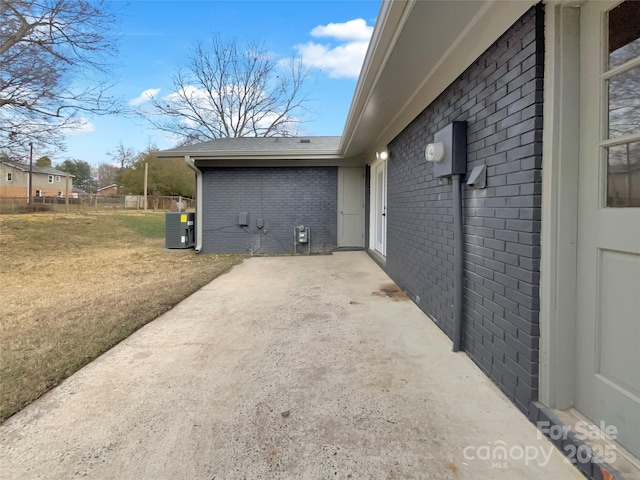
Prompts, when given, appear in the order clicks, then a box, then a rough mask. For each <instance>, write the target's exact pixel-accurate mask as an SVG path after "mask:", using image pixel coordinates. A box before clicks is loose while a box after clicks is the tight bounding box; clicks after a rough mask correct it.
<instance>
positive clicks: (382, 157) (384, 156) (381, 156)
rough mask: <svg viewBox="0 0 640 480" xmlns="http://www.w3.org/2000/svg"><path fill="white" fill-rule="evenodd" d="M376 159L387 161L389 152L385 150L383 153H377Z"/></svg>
mask: <svg viewBox="0 0 640 480" xmlns="http://www.w3.org/2000/svg"><path fill="white" fill-rule="evenodd" d="M376 158H377V159H378V160H386V159H387V158H389V152H387V151H386V150H383V151H382V152H376Z"/></svg>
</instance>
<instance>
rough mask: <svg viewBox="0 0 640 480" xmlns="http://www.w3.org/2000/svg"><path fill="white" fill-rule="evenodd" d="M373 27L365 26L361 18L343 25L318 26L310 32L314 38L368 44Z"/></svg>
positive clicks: (364, 21)
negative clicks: (328, 38) (329, 38)
mask: <svg viewBox="0 0 640 480" xmlns="http://www.w3.org/2000/svg"><path fill="white" fill-rule="evenodd" d="M372 32H373V27H371V26H368V25H367V21H366V20H365V19H363V18H356V19H355V20H349V21H348V22H344V23H330V24H328V25H318V26H317V27H315V28H314V29H313V30H311V35H312V36H314V37H331V38H335V39H336V40H350V41H365V42H369V39H370V38H371V33H372Z"/></svg>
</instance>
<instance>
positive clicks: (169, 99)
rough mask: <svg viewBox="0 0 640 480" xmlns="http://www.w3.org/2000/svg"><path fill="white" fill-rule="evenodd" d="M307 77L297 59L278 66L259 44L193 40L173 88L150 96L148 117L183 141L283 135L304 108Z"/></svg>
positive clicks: (297, 121)
mask: <svg viewBox="0 0 640 480" xmlns="http://www.w3.org/2000/svg"><path fill="white" fill-rule="evenodd" d="M308 77H309V70H308V69H307V68H306V67H305V66H304V65H303V64H302V62H301V61H300V60H298V59H292V60H291V61H290V62H289V64H288V65H282V64H280V63H278V62H277V61H275V60H274V59H273V58H271V57H270V55H269V53H268V52H267V50H266V49H265V47H264V45H263V44H259V43H250V44H248V45H247V46H246V47H240V46H239V45H238V43H237V42H236V41H235V40H231V41H226V42H225V41H222V40H220V39H219V38H213V39H212V40H211V42H210V43H207V44H204V43H202V42H199V43H198V44H196V45H195V47H194V49H193V51H192V53H191V55H190V56H189V58H188V62H187V66H186V67H185V68H184V69H183V70H181V71H179V72H177V73H176V74H175V75H173V77H172V84H173V85H172V87H173V91H174V93H172V94H171V95H169V96H166V97H162V98H153V99H152V114H151V115H149V116H148V120H149V121H150V122H151V123H152V124H153V125H154V126H155V127H156V128H157V129H159V130H161V131H164V132H168V133H171V134H173V135H175V136H177V137H179V138H180V139H181V140H180V142H181V143H182V144H190V143H197V142H202V141H206V140H212V139H215V138H221V137H246V136H254V137H262V136H276V135H285V134H287V132H291V131H292V130H295V129H297V126H298V125H299V124H301V123H302V122H304V118H305V114H306V113H307V112H308V109H307V108H306V104H307V103H308V102H309V98H308V96H307V95H306V93H305V86H306V82H307V80H308ZM145 113H146V112H145Z"/></svg>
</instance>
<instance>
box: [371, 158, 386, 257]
mask: <svg viewBox="0 0 640 480" xmlns="http://www.w3.org/2000/svg"><path fill="white" fill-rule="evenodd" d="M371 183H372V187H373V188H372V189H371V190H372V195H371V198H372V202H373V208H372V212H373V218H372V220H373V221H372V222H371V223H372V226H373V246H374V248H375V250H376V251H377V252H378V253H380V254H381V255H383V256H385V255H386V254H387V162H386V160H383V161H380V162H379V163H377V164H375V166H374V168H373V175H372V182H371Z"/></svg>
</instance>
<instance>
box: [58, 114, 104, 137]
mask: <svg viewBox="0 0 640 480" xmlns="http://www.w3.org/2000/svg"><path fill="white" fill-rule="evenodd" d="M62 130H64V132H65V133H66V134H67V135H83V134H85V133H92V132H95V131H96V126H95V125H94V124H93V123H91V122H90V121H89V120H87V119H86V118H78V119H77V120H74V122H73V123H70V124H69V125H65V126H64V127H62Z"/></svg>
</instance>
